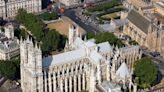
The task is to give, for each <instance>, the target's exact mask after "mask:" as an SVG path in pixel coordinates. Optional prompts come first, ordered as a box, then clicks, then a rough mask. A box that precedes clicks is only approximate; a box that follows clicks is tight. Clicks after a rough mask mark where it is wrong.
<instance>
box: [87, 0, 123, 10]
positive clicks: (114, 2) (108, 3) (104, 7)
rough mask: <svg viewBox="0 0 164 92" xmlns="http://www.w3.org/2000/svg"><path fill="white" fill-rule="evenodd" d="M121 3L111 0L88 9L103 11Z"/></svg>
mask: <svg viewBox="0 0 164 92" xmlns="http://www.w3.org/2000/svg"><path fill="white" fill-rule="evenodd" d="M120 4H121V3H120V2H118V1H117V0H112V1H111V2H107V3H104V4H101V5H97V6H95V7H91V8H89V9H88V11H89V12H95V11H103V10H107V9H110V8H113V7H114V6H118V5H120Z"/></svg>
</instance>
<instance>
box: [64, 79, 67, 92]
mask: <svg viewBox="0 0 164 92" xmlns="http://www.w3.org/2000/svg"><path fill="white" fill-rule="evenodd" d="M64 84H65V92H68V85H67V78H65V81H64Z"/></svg>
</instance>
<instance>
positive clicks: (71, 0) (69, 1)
mask: <svg viewBox="0 0 164 92" xmlns="http://www.w3.org/2000/svg"><path fill="white" fill-rule="evenodd" d="M59 1H60V2H61V3H62V4H64V5H65V6H68V7H69V6H70V7H71V6H76V5H81V4H84V3H91V2H92V3H93V2H97V1H102V0H59Z"/></svg>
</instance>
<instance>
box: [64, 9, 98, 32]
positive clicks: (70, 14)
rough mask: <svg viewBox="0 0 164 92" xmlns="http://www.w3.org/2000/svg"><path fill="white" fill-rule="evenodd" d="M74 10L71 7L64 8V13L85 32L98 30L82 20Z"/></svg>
mask: <svg viewBox="0 0 164 92" xmlns="http://www.w3.org/2000/svg"><path fill="white" fill-rule="evenodd" d="M75 13H76V12H75V11H74V10H73V9H69V10H66V11H65V12H64V15H65V16H67V17H69V18H70V19H71V20H72V21H74V22H75V23H76V24H78V25H79V26H81V27H82V28H83V29H84V30H86V31H87V32H100V30H97V29H95V28H93V27H92V26H91V25H89V24H88V23H87V22H85V21H82V20H81V19H80V18H79V17H78V16H76V14H75Z"/></svg>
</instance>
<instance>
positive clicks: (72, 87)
mask: <svg viewBox="0 0 164 92" xmlns="http://www.w3.org/2000/svg"><path fill="white" fill-rule="evenodd" d="M64 51H65V52H63V53H60V54H57V55H50V56H46V57H45V56H43V57H42V51H41V49H40V47H39V46H38V45H37V44H36V43H35V44H33V42H32V40H31V39H30V38H29V37H28V38H27V39H26V40H21V41H20V57H21V65H20V66H21V88H22V91H23V92H79V91H81V90H88V91H89V92H95V91H96V90H104V91H101V92H111V90H113V92H120V91H121V88H120V87H122V88H127V89H129V90H131V89H132V87H133V90H134V92H136V86H135V85H134V84H133V82H132V71H133V64H134V62H135V61H136V60H138V59H140V58H141V56H142V51H141V50H140V49H139V46H130V47H123V48H118V47H117V46H116V47H115V46H111V45H110V44H109V43H108V42H103V43H99V44H96V43H95V39H89V40H87V39H86V37H85V38H84V40H82V36H81V35H79V32H78V27H76V26H70V28H69V37H68V42H66V45H65V49H64ZM113 82H114V84H113ZM115 84H117V85H120V87H119V86H116V85H115ZM107 87H108V88H107Z"/></svg>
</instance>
